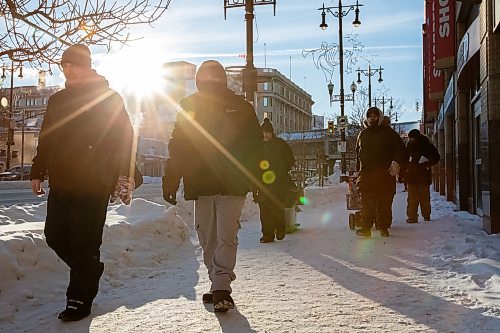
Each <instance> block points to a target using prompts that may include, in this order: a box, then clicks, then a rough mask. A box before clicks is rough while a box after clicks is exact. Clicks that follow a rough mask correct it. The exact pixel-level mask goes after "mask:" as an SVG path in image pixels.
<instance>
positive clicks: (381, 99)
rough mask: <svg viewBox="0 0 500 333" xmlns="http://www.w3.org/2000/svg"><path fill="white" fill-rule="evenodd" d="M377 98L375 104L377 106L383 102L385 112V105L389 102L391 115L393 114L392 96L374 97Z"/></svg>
mask: <svg viewBox="0 0 500 333" xmlns="http://www.w3.org/2000/svg"><path fill="white" fill-rule="evenodd" d="M374 100H375V106H377V104H378V103H380V104H382V112H383V113H384V114H385V105H386V104H387V103H389V117H391V116H392V114H391V112H392V109H393V106H392V97H391V98H387V99H385V96H382V97H381V98H374Z"/></svg>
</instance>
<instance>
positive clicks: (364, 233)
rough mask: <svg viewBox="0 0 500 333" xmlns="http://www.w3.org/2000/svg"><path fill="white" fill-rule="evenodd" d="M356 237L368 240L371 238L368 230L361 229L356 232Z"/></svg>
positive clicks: (370, 232)
mask: <svg viewBox="0 0 500 333" xmlns="http://www.w3.org/2000/svg"><path fill="white" fill-rule="evenodd" d="M356 235H357V236H361V237H365V238H370V237H371V236H372V231H371V230H370V229H363V228H361V229H359V230H356Z"/></svg>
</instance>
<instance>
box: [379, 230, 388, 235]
mask: <svg viewBox="0 0 500 333" xmlns="http://www.w3.org/2000/svg"><path fill="white" fill-rule="evenodd" d="M380 236H382V237H389V230H387V229H380Z"/></svg>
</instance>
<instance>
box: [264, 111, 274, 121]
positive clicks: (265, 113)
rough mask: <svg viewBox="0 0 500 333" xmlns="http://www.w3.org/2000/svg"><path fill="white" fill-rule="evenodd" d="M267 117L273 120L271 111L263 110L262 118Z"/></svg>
mask: <svg viewBox="0 0 500 333" xmlns="http://www.w3.org/2000/svg"><path fill="white" fill-rule="evenodd" d="M266 118H269V120H271V121H273V113H272V112H264V119H266Z"/></svg>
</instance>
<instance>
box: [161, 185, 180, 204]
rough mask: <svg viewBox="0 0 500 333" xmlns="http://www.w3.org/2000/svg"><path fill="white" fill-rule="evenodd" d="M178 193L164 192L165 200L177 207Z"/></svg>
mask: <svg viewBox="0 0 500 333" xmlns="http://www.w3.org/2000/svg"><path fill="white" fill-rule="evenodd" d="M176 198H177V192H173V191H169V190H166V189H164V190H163V199H164V200H165V201H166V202H168V203H169V204H171V205H174V206H175V205H177V200H176Z"/></svg>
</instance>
